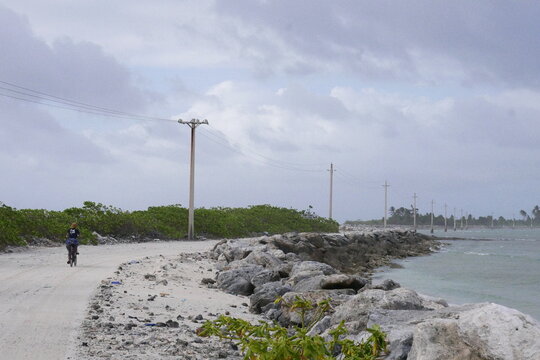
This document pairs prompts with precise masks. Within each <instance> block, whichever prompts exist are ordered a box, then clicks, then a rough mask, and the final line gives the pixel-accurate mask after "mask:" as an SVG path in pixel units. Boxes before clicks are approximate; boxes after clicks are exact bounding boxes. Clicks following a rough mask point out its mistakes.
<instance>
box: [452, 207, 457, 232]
mask: <svg viewBox="0 0 540 360" xmlns="http://www.w3.org/2000/svg"><path fill="white" fill-rule="evenodd" d="M452 216H453V217H454V231H456V208H454V212H453V214H452Z"/></svg>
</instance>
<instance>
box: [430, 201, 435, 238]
mask: <svg viewBox="0 0 540 360" xmlns="http://www.w3.org/2000/svg"><path fill="white" fill-rule="evenodd" d="M433 204H435V200H431V230H430V231H429V232H430V233H432V234H433Z"/></svg>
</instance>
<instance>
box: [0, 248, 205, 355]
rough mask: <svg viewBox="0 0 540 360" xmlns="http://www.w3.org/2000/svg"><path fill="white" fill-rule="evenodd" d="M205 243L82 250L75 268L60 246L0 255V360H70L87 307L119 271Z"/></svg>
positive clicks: (193, 249)
mask: <svg viewBox="0 0 540 360" xmlns="http://www.w3.org/2000/svg"><path fill="white" fill-rule="evenodd" d="M214 244H215V242H214V241H211V242H210V241H206V242H187V241H182V242H155V243H143V244H122V245H106V246H81V247H80V253H81V255H80V257H79V259H78V260H79V261H78V262H79V264H78V266H77V267H75V268H70V267H69V265H67V264H66V261H67V255H66V252H67V250H66V249H65V248H64V247H58V248H39V249H31V250H29V251H26V252H22V253H13V254H1V255H0V325H1V329H0V349H1V350H0V358H2V359H10V360H18V359H28V360H30V359H31V360H37V359H44V360H56V359H69V358H72V357H71V348H72V347H73V345H74V344H73V343H74V341H75V334H76V333H77V330H78V327H79V326H80V324H81V321H82V319H83V317H84V313H85V310H86V306H87V302H88V300H89V298H90V296H91V295H92V293H93V291H94V290H95V289H96V286H97V285H98V284H99V282H100V281H101V280H102V279H104V278H106V277H108V276H110V275H112V274H113V272H114V271H115V270H116V268H117V266H118V265H119V264H120V263H122V262H126V261H130V260H133V259H138V258H142V257H144V256H156V255H160V254H163V255H171V254H177V253H181V252H195V251H205V250H207V249H209V248H210V247H211V246H213V245H214Z"/></svg>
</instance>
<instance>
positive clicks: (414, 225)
mask: <svg viewBox="0 0 540 360" xmlns="http://www.w3.org/2000/svg"><path fill="white" fill-rule="evenodd" d="M417 198H418V196H416V193H414V196H413V199H414V202H413V228H414V232H416V199H417Z"/></svg>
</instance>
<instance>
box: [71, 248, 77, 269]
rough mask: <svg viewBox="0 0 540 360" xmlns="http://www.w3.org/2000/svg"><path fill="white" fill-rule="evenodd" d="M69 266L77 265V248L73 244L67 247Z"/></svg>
mask: <svg viewBox="0 0 540 360" xmlns="http://www.w3.org/2000/svg"><path fill="white" fill-rule="evenodd" d="M69 266H71V267H73V266H77V250H75V246H74V245H71V246H70V247H69Z"/></svg>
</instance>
